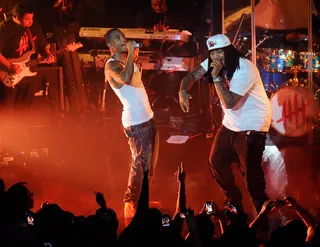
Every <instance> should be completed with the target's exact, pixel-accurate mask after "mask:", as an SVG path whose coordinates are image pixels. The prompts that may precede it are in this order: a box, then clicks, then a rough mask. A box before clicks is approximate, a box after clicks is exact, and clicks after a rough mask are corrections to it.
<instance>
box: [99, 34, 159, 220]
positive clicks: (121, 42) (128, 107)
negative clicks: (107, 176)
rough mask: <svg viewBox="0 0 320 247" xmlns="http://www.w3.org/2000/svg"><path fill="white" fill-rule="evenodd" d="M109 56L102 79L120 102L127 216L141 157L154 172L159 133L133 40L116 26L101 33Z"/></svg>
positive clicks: (137, 187) (136, 192) (139, 175)
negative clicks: (127, 159) (127, 156)
mask: <svg viewBox="0 0 320 247" xmlns="http://www.w3.org/2000/svg"><path fill="white" fill-rule="evenodd" d="M105 43H106V45H107V46H108V47H109V49H110V51H111V55H112V57H111V58H110V59H109V60H108V61H107V62H106V65H105V80H106V82H107V81H108V82H109V84H110V86H111V88H112V89H113V91H114V92H115V93H116V95H117V96H118V98H119V99H120V101H121V103H122V104H123V112H122V125H123V127H124V131H125V134H126V136H127V137H128V138H129V146H130V149H131V155H132V164H131V169H130V174H129V180H128V187H127V191H126V193H125V195H124V202H125V208H124V217H125V219H129V220H130V219H131V218H132V217H133V216H134V214H135V210H136V206H137V201H138V198H139V193H140V187H141V181H142V176H143V174H142V170H141V162H142V158H145V159H147V163H148V166H149V170H150V172H149V176H150V178H151V177H152V176H153V174H154V170H155V167H156V163H157V159H158V151H159V134H158V130H157V128H156V122H155V119H154V113H153V111H152V109H151V107H150V103H149V99H148V96H147V93H146V90H145V88H144V85H143V82H142V80H141V71H140V69H139V68H138V66H137V65H136V64H135V63H134V59H135V58H134V54H135V42H133V41H127V40H126V38H125V36H124V34H123V33H122V32H121V31H120V30H118V29H111V30H110V31H108V32H107V33H106V35H105Z"/></svg>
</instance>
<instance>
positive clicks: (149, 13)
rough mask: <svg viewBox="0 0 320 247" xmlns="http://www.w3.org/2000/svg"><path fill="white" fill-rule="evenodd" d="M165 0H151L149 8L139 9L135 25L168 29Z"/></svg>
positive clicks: (167, 13) (160, 29)
mask: <svg viewBox="0 0 320 247" xmlns="http://www.w3.org/2000/svg"><path fill="white" fill-rule="evenodd" d="M168 15H169V12H168V6H167V3H166V0H151V8H148V9H144V10H141V11H140V12H139V13H138V15H137V16H136V20H135V26H136V27H141V28H142V27H143V28H147V29H153V30H158V31H163V30H167V29H169V27H170V26H169V22H168V21H169V20H168Z"/></svg>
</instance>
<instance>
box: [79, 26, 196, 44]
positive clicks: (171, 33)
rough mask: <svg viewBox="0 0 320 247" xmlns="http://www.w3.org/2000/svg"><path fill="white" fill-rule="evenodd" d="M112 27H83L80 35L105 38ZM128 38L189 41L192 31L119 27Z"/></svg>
mask: <svg viewBox="0 0 320 247" xmlns="http://www.w3.org/2000/svg"><path fill="white" fill-rule="evenodd" d="M110 29H111V28H101V27H81V28H80V31H79V36H80V37H81V38H103V37H104V35H105V34H106V33H107V31H108V30H110ZM119 30H120V31H121V32H123V33H124V35H125V37H126V38H127V39H152V40H172V41H184V42H187V41H189V39H190V37H191V33H190V32H189V31H181V32H180V31H179V30H176V29H169V30H165V31H154V30H148V29H143V28H119Z"/></svg>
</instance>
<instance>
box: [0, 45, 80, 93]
mask: <svg viewBox="0 0 320 247" xmlns="http://www.w3.org/2000/svg"><path fill="white" fill-rule="evenodd" d="M81 47H83V45H82V44H81V43H72V44H68V45H66V46H65V47H63V48H61V49H59V50H57V51H56V52H55V53H53V54H52V55H55V54H59V53H61V52H62V51H65V50H67V51H70V52H73V51H76V50H77V49H79V48H81ZM33 54H35V51H33V50H32V51H28V52H26V53H25V54H23V55H22V56H21V57H19V58H9V59H8V61H9V62H10V63H11V64H13V65H18V66H19V67H20V68H21V69H22V71H21V72H20V73H19V74H14V73H11V72H9V71H8V69H7V68H5V67H4V66H2V65H0V82H1V83H2V84H3V85H5V86H6V87H12V88H14V87H15V86H16V85H17V84H18V83H19V82H20V81H21V80H22V79H23V78H24V77H32V76H36V75H37V72H32V71H30V67H31V66H35V65H37V64H38V63H40V62H41V61H43V60H45V59H46V57H40V58H37V59H32V60H31V59H30V58H31V56H32V55H33Z"/></svg>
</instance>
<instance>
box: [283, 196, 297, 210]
mask: <svg viewBox="0 0 320 247" xmlns="http://www.w3.org/2000/svg"><path fill="white" fill-rule="evenodd" d="M283 201H284V203H285V205H284V206H286V207H288V208H292V209H296V208H297V206H298V203H297V202H296V200H295V199H293V198H292V197H291V196H287V197H285V198H284V199H283Z"/></svg>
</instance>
